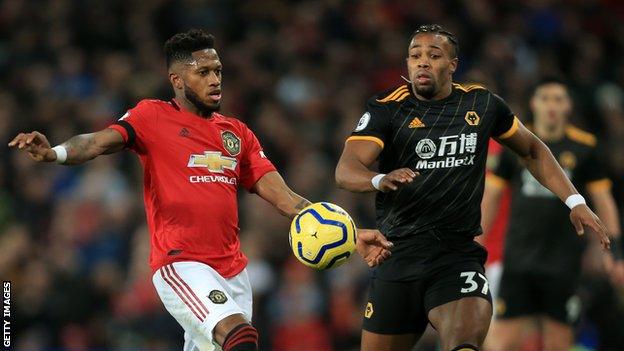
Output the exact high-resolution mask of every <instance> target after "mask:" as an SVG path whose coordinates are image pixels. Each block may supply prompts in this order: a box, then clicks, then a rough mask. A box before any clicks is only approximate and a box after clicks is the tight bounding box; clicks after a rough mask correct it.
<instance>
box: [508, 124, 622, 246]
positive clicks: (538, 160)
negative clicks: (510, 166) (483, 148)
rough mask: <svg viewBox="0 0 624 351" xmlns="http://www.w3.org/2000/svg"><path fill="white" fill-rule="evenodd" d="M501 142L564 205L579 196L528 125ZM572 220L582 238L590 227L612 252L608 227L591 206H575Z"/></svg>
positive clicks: (522, 126) (571, 212)
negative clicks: (572, 196)
mask: <svg viewBox="0 0 624 351" xmlns="http://www.w3.org/2000/svg"><path fill="white" fill-rule="evenodd" d="M499 141H500V142H501V143H503V144H505V145H506V146H507V147H509V148H510V149H511V150H513V151H514V152H515V153H516V154H518V155H519V156H520V157H521V158H522V161H523V163H524V166H525V167H526V168H527V169H528V170H529V172H531V174H532V175H533V177H535V179H537V181H539V182H540V183H541V184H542V185H543V186H545V187H546V188H548V189H549V190H550V191H552V192H553V193H554V194H555V195H557V197H559V199H561V201H564V202H565V200H566V199H567V198H568V196H570V195H574V194H578V191H577V190H576V188H575V187H574V185H572V182H570V180H569V179H568V177H567V176H566V175H565V173H564V172H563V169H561V167H560V166H559V163H557V160H555V157H554V156H553V154H552V153H551V152H550V149H548V147H547V146H546V145H545V144H544V143H543V142H542V141H541V140H539V138H538V137H536V136H535V135H534V134H533V133H531V132H530V131H529V130H528V129H526V127H524V125H522V124H520V125H519V128H518V130H517V131H516V132H515V133H514V134H513V135H512V136H510V137H508V138H506V139H503V140H499ZM570 220H571V221H572V224H573V225H574V227H575V229H576V231H577V233H578V234H579V235H582V234H584V232H585V229H584V226H587V227H590V228H591V229H592V230H593V231H594V232H595V233H596V234H597V235H598V236H599V237H600V242H601V244H602V246H603V248H605V249H607V248H609V245H610V241H609V237H608V235H607V230H606V228H605V227H604V224H602V221H601V220H600V218H598V216H596V215H595V214H594V212H592V210H591V209H590V208H589V207H587V205H577V206H575V207H574V208H573V209H572V210H571V211H570Z"/></svg>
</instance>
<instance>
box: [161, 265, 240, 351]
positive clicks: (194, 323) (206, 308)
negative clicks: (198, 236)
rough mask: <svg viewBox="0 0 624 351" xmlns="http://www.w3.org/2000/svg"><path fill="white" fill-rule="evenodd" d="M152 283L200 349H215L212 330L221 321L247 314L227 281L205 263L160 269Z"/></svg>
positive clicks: (170, 311) (169, 309)
mask: <svg viewBox="0 0 624 351" xmlns="http://www.w3.org/2000/svg"><path fill="white" fill-rule="evenodd" d="M152 280H153V283H154V286H155V287H156V291H157V292H158V295H159V297H160V299H161V301H162V303H163V305H164V306H165V308H166V309H167V311H168V312H169V313H170V314H171V315H172V316H173V317H174V318H175V319H176V320H177V321H178V323H180V325H181V326H182V328H184V330H185V332H187V333H188V334H189V336H190V338H191V339H192V342H193V343H195V344H196V345H197V347H198V348H199V349H201V350H203V349H204V348H205V349H212V346H211V345H212V343H213V341H214V334H213V331H214V330H215V327H216V326H217V324H218V323H219V322H220V321H222V320H224V319H225V318H226V317H229V316H233V315H241V316H244V314H245V311H244V310H243V309H242V308H241V307H240V306H238V304H237V303H236V302H235V301H234V299H233V298H232V296H231V295H230V293H229V291H228V290H229V288H228V284H227V282H226V281H225V279H224V278H223V277H221V276H220V275H219V274H218V273H217V272H216V271H214V270H213V269H212V268H210V267H209V266H207V265H205V264H203V263H199V262H175V263H173V264H169V265H166V266H163V267H161V268H160V269H159V270H158V271H156V272H155V273H154V276H153V278H152ZM242 320H246V318H242Z"/></svg>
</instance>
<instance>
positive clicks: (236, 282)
mask: <svg viewBox="0 0 624 351" xmlns="http://www.w3.org/2000/svg"><path fill="white" fill-rule="evenodd" d="M226 281H227V284H228V288H229V291H228V292H229V293H230V295H231V296H232V298H233V299H234V301H235V302H236V304H237V305H238V306H239V307H240V308H241V309H242V310H243V312H244V315H245V318H247V320H248V321H251V320H252V316H253V295H252V291H251V283H250V282H249V274H248V272H247V269H244V270H243V271H242V272H240V273H238V275H236V276H234V277H232V278H228V279H226Z"/></svg>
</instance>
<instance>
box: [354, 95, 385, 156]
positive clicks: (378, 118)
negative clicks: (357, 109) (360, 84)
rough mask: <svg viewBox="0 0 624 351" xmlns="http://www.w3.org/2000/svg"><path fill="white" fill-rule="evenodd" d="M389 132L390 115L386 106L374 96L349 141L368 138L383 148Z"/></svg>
mask: <svg viewBox="0 0 624 351" xmlns="http://www.w3.org/2000/svg"><path fill="white" fill-rule="evenodd" d="M389 132H390V116H389V115H388V113H387V110H386V107H385V106H383V105H381V104H380V103H378V102H376V101H375V99H374V98H373V99H370V100H369V101H368V103H367V104H366V111H365V112H364V114H363V115H362V117H361V118H360V120H359V121H358V124H357V125H356V126H355V129H354V130H353V132H352V133H351V136H350V137H349V138H347V141H351V140H368V141H372V142H375V143H377V144H378V145H379V146H381V148H382V149H383V148H384V145H385V143H386V139H387V136H388V134H389Z"/></svg>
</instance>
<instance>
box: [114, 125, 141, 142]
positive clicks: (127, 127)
mask: <svg viewBox="0 0 624 351" xmlns="http://www.w3.org/2000/svg"><path fill="white" fill-rule="evenodd" d="M115 124H117V125H119V126H121V127H123V129H125V130H126V132H127V133H128V141H126V147H132V145H134V141H135V140H136V132H135V131H134V128H132V125H131V124H130V123H128V122H126V121H117V122H116V123H115Z"/></svg>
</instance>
